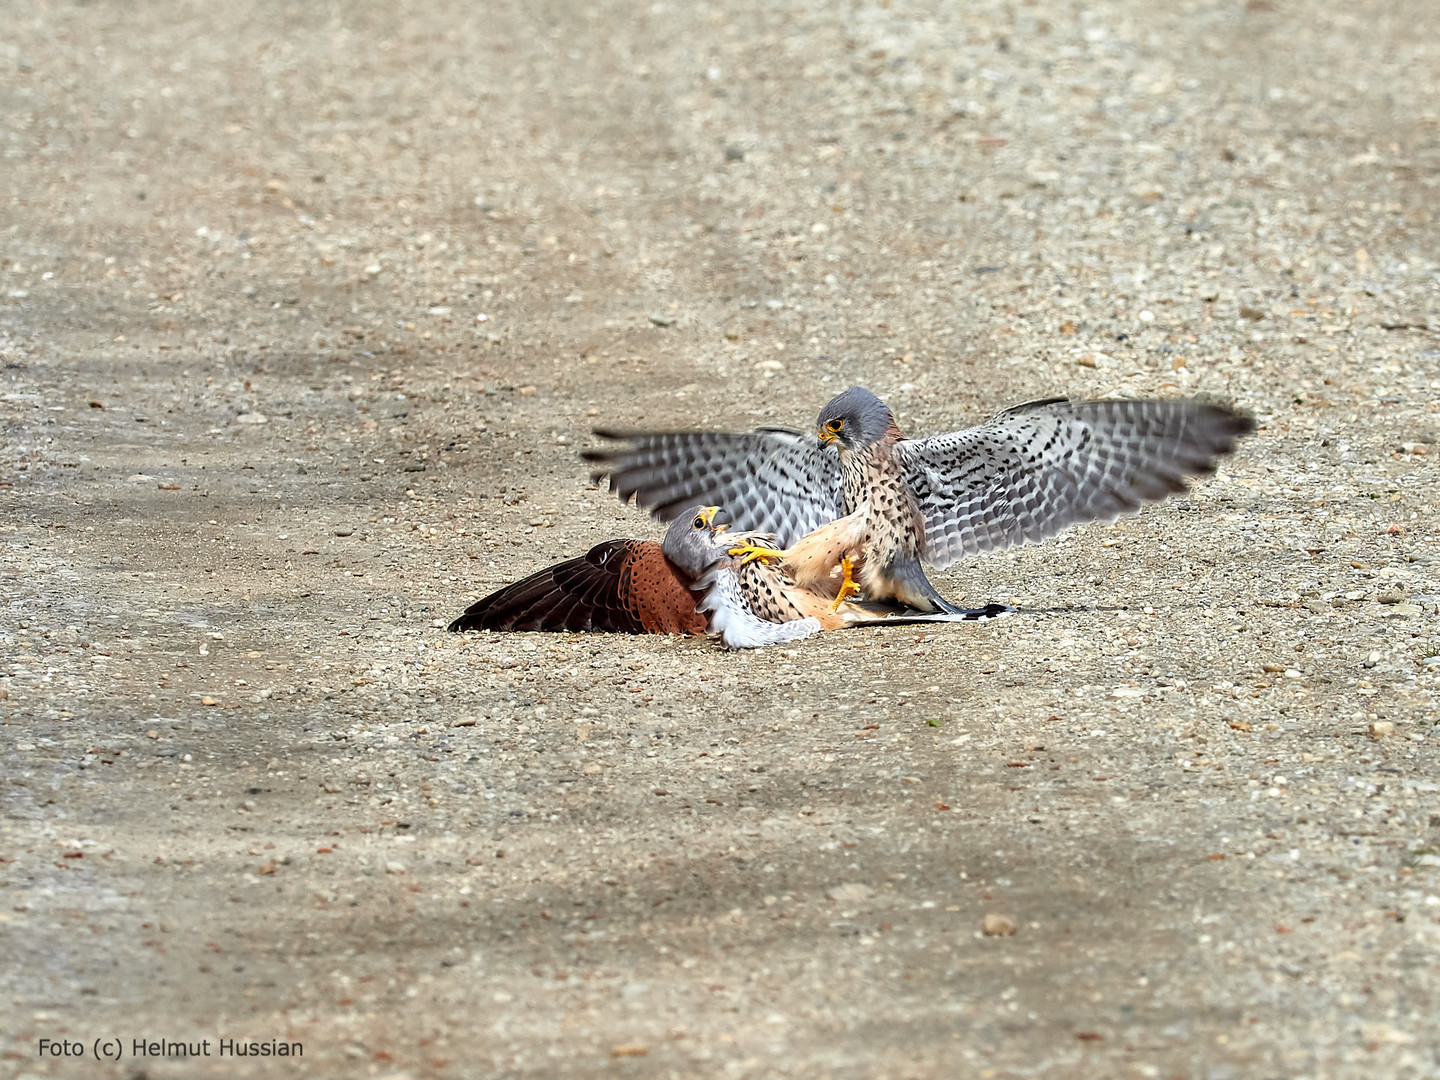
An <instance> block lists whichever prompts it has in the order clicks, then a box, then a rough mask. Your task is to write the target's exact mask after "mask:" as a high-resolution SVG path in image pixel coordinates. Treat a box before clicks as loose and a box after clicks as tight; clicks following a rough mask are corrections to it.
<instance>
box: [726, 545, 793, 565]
mask: <svg viewBox="0 0 1440 1080" xmlns="http://www.w3.org/2000/svg"><path fill="white" fill-rule="evenodd" d="M730 555H731V557H732V558H737V559H739V560H740V565H741V566H746V565H748V564H750V563H752V562H754V561H755V560H757V559H783V558H784V557H785V553H784V552H783V551H776V550H775V549H774V548H768V547H757V546H755V545H754V544H737V545H736V546H735V547H733V548H731V549H730Z"/></svg>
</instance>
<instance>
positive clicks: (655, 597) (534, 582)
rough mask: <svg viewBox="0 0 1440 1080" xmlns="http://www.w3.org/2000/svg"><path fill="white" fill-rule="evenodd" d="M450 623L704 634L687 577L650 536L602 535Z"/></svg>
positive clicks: (483, 627)
mask: <svg viewBox="0 0 1440 1080" xmlns="http://www.w3.org/2000/svg"><path fill="white" fill-rule="evenodd" d="M450 629H451V630H577V631H585V630H600V631H609V632H612V633H621V634H678V633H691V634H703V633H704V632H705V616H704V615H702V614H700V613H699V612H697V611H696V610H695V596H694V594H693V593H692V592H691V591H690V584H689V581H688V580H687V579H686V578H685V577H684V575H683V574H681V573H680V572H679V571H678V570H676V569H675V567H674V566H673V565H671V563H670V561H669V560H668V559H666V558H665V554H664V552H662V551H661V550H660V545H659V544H657V543H654V542H653V541H649V540H607V541H606V542H605V543H603V544H597V545H595V546H594V547H593V548H591V549H590V550H589V551H588V552H587V553H586V554H584V555H582V556H581V557H579V558H576V559H567V560H566V561H565V562H562V563H557V564H555V565H554V566H551V567H547V568H546V569H544V570H541V571H539V572H538V573H535V574H531V575H530V576H529V577H527V578H524V579H523V580H521V581H517V582H515V584H513V585H507V586H506V587H505V588H503V589H501V590H499V591H498V592H494V593H491V594H490V595H489V596H487V597H485V598H484V599H483V600H477V601H476V602H475V603H474V604H471V605H470V607H469V608H467V609H466V611H465V614H463V615H461V616H460V617H459V618H458V619H456V620H455V621H454V622H452V623H451V624H450Z"/></svg>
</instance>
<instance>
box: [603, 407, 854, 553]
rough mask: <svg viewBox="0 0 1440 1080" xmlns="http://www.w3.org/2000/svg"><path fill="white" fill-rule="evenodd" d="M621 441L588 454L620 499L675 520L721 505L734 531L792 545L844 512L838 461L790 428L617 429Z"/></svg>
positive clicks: (608, 435)
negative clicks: (691, 511)
mask: <svg viewBox="0 0 1440 1080" xmlns="http://www.w3.org/2000/svg"><path fill="white" fill-rule="evenodd" d="M595 434H596V435H598V436H600V437H601V438H603V439H611V440H615V441H617V442H622V443H623V445H619V446H615V447H611V448H607V449H604V450H591V451H588V452H587V453H585V454H584V455H583V456H584V458H585V460H586V461H588V462H590V463H591V464H593V465H596V466H598V468H597V470H596V471H595V473H594V479H595V480H597V481H598V480H600V479H601V478H602V477H608V478H609V480H610V490H611V491H613V492H615V493H616V494H617V495H619V497H620V498H621V500H622V501H627V502H628V501H629V500H630V498H631V497H632V496H633V497H634V499H635V502H636V504H637V505H639V506H641V507H643V508H644V509H647V510H649V511H650V512H651V513H652V514H653V515H654V516H655V517H657V518H659V519H660V520H662V521H669V520H671V519H672V518H674V517H675V516H676V515H677V514H679V513H680V512H681V511H682V510H685V509H687V508H688V507H691V506H694V505H696V504H697V503H699V504H702V505H706V506H720V507H723V508H724V509H725V511H726V512H727V513H728V514H729V516H730V519H731V522H732V524H733V526H734V528H735V529H736V530H747V531H748V530H757V531H760V532H767V533H773V534H774V535H775V536H777V537H778V538H779V541H780V544H781V546H782V547H788V546H789V545H790V544H793V543H794V542H795V541H796V540H798V539H799V538H800V537H802V536H804V535H805V534H806V533H808V532H810V531H811V530H812V529H815V528H818V527H819V526H821V525H824V524H825V523H826V522H829V521H834V520H835V519H836V518H838V517H841V516H843V514H844V512H845V510H844V502H843V495H842V493H841V490H840V465H839V462H838V461H837V460H836V457H835V455H834V454H831V453H826V452H825V451H824V450H823V449H822V448H821V446H820V445H819V443H818V442H816V440H815V438H814V436H804V435H801V434H800V433H799V432H795V431H790V430H788V429H786V428H760V429H758V430H756V431H750V432H746V433H744V434H729V433H724V432H700V431H678V432H660V433H655V434H615V433H612V432H607V431H597V432H596V433H595Z"/></svg>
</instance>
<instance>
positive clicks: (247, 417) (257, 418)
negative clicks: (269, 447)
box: [235, 412, 270, 424]
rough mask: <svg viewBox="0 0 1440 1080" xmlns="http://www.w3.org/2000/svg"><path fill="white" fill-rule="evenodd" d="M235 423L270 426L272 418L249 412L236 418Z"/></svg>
mask: <svg viewBox="0 0 1440 1080" xmlns="http://www.w3.org/2000/svg"><path fill="white" fill-rule="evenodd" d="M235 422H236V423H237V424H268V423H269V422H270V417H268V416H266V415H265V414H264V413H258V412H247V413H241V414H240V415H239V416H237V417H235Z"/></svg>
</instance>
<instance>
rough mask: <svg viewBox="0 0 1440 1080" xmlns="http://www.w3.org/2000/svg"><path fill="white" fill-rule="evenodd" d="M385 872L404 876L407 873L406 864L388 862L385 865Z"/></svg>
mask: <svg viewBox="0 0 1440 1080" xmlns="http://www.w3.org/2000/svg"><path fill="white" fill-rule="evenodd" d="M385 872H386V873H387V874H403V873H405V864H404V863H399V862H387V863H386V864H385Z"/></svg>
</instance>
